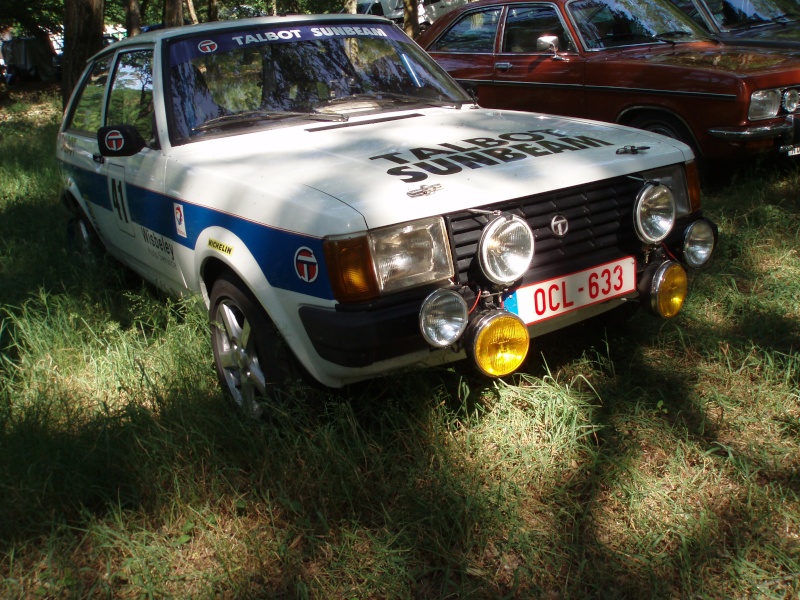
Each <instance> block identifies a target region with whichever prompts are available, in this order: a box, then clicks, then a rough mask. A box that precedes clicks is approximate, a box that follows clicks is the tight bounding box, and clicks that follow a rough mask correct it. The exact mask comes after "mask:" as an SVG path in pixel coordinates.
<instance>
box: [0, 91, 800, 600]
mask: <svg viewBox="0 0 800 600" xmlns="http://www.w3.org/2000/svg"><path fill="white" fill-rule="evenodd" d="M43 100H44V102H43ZM11 101H12V103H11V104H9V105H6V106H4V107H3V108H2V113H0V114H2V120H1V121H0V142H1V143H0V153H2V154H0V170H2V171H0V213H1V214H0V303H2V311H0V312H1V313H2V314H1V315H0V323H1V324H0V347H1V348H2V357H1V358H0V548H2V553H1V554H0V596H2V597H9V598H13V597H37V596H41V597H75V598H82V597H109V598H110V597H154V598H162V597H163V598H168V597H175V598H182V597H192V598H212V597H237V598H249V597H286V596H297V597H310V598H328V597H336V598H339V597H345V598H396V597H398V598H410V597H414V598H444V597H463V598H492V599H493V598H498V597H518V598H598V597H611V598H636V599H638V598H643V597H646V598H654V597H655V598H685V597H686V598H688V597H691V598H749V597H757V598H790V597H797V596H798V594H800V576H799V574H800V528H799V526H798V524H799V523H800V474H799V473H800V471H799V469H800V356H799V355H798V348H797V340H798V339H800V336H798V334H800V277H798V275H800V257H799V256H798V252H797V248H798V241H799V240H798V237H799V234H798V232H800V206H798V203H797V198H798V197H800V174H799V172H798V170H797V168H796V167H794V166H791V168H784V169H779V168H776V167H770V168H766V167H764V168H750V169H748V170H746V171H745V170H744V169H740V172H738V173H737V174H736V175H735V176H729V177H728V179H727V180H726V181H724V182H723V183H718V184H716V185H714V186H708V188H707V190H706V197H705V206H706V210H707V212H708V214H709V216H710V217H711V218H713V219H714V220H716V221H717V222H718V223H719V224H720V226H721V238H720V245H719V248H718V249H717V252H716V255H715V257H714V259H713V263H712V264H711V265H710V266H709V268H707V269H706V270H703V271H700V272H697V273H695V274H694V275H693V277H692V280H691V293H690V297H689V301H688V302H687V305H686V306H685V307H684V310H683V312H682V313H681V315H679V316H678V317H677V318H676V319H674V320H671V321H658V320H656V319H654V318H653V317H650V316H648V315H645V314H639V315H637V316H635V317H634V318H633V319H632V320H631V321H630V322H629V323H628V325H627V327H626V328H625V329H624V330H619V329H614V328H612V329H609V330H603V329H602V328H601V327H599V326H598V325H594V324H587V325H585V326H578V327H573V328H571V329H569V330H567V331H561V332H557V333H555V334H552V335H550V336H546V337H544V338H540V339H538V340H537V341H536V347H535V349H534V350H533V352H532V356H531V358H530V363H529V365H528V366H527V368H526V370H525V371H526V372H525V373H523V374H520V375H518V376H515V377H512V378H509V380H508V381H498V382H488V381H486V380H483V379H480V378H478V377H476V376H475V375H473V374H472V373H471V372H469V371H468V370H467V369H466V368H461V366H458V367H456V368H448V369H433V370H429V371H425V372H418V373H413V374H407V375H401V376H396V377H391V378H385V379H380V380H375V381H370V382H367V383H364V384H360V385H356V386H351V387H349V388H346V389H344V390H340V391H325V392H320V391H319V390H316V389H313V388H306V387H300V388H298V389H296V390H294V391H295V398H294V399H291V400H288V401H286V402H282V403H280V404H274V405H271V406H269V407H268V410H267V415H266V417H265V418H264V419H263V420H261V421H258V422H254V421H252V420H250V419H248V418H245V417H242V416H240V415H238V414H237V413H236V412H234V411H233V410H231V408H230V406H229V404H228V402H227V399H226V397H225V396H224V394H223V393H222V391H221V390H220V388H219V386H218V384H217V381H216V377H215V375H214V371H213V366H212V358H211V350H210V344H209V342H208V329H207V323H206V316H205V314H204V312H203V310H202V309H201V308H200V307H198V306H197V305H196V304H194V303H193V302H191V301H175V300H170V299H168V298H166V297H164V296H163V295H162V294H160V293H159V292H157V291H155V290H153V289H152V288H150V287H149V286H146V285H144V284H143V283H142V282H141V280H139V279H138V278H136V277H135V276H132V275H131V274H130V273H128V272H127V271H125V270H124V269H122V268H120V267H119V265H117V264H115V263H114V262H113V261H111V260H109V259H106V258H102V257H101V258H95V259H91V258H82V257H80V256H77V255H75V253H73V252H72V251H71V250H70V249H69V242H68V238H67V236H66V234H65V233H64V231H65V228H66V222H67V215H66V213H65V212H64V211H62V210H61V209H60V207H59V202H58V177H57V174H56V171H55V167H54V164H53V148H54V143H53V140H54V135H55V123H56V121H57V118H58V110H57V105H55V104H54V103H53V102H52V101H49V100H48V99H47V98H38V99H36V98H33V99H23V98H16V97H15V98H12V99H11ZM48 104H49V105H51V108H47V106H48ZM9 107H13V108H11V109H10V108H9Z"/></svg>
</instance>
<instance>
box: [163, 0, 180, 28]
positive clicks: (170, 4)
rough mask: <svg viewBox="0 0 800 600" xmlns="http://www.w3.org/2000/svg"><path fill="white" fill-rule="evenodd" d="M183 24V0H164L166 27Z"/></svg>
mask: <svg viewBox="0 0 800 600" xmlns="http://www.w3.org/2000/svg"><path fill="white" fill-rule="evenodd" d="M181 25H183V2H181V0H164V27H179V26H181Z"/></svg>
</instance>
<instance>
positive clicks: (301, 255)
mask: <svg viewBox="0 0 800 600" xmlns="http://www.w3.org/2000/svg"><path fill="white" fill-rule="evenodd" d="M294 270H295V272H296V273H297V276H298V277H299V278H300V279H301V280H302V281H305V282H306V283H312V282H314V281H315V280H316V279H317V275H318V274H319V264H317V257H316V256H314V252H313V251H312V250H311V248H306V247H305V246H301V247H300V248H298V249H297V252H295V253H294Z"/></svg>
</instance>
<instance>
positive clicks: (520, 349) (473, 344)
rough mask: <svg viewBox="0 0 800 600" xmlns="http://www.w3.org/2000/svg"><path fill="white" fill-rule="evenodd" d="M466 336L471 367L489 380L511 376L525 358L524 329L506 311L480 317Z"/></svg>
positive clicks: (525, 340) (517, 320)
mask: <svg viewBox="0 0 800 600" xmlns="http://www.w3.org/2000/svg"><path fill="white" fill-rule="evenodd" d="M470 336H471V339H470V343H469V346H468V350H469V352H470V354H471V355H472V358H473V360H474V361H475V365H476V366H477V367H478V368H479V369H480V370H481V371H482V372H483V374H484V375H489V376H490V377H503V376H504V375H508V374H509V373H512V372H513V371H515V370H516V369H518V368H519V366H520V365H521V364H522V363H523V361H524V360H525V357H526V356H527V355H528V347H529V346H530V337H529V335H528V328H527V327H526V326H525V323H523V321H522V319H520V318H519V317H518V316H517V315H514V314H511V313H509V312H506V311H502V310H498V311H493V312H489V313H486V314H485V315H483V316H482V317H481V318H480V319H479V320H478V322H477V323H476V324H475V328H474V329H473V330H472V333H471V334H470Z"/></svg>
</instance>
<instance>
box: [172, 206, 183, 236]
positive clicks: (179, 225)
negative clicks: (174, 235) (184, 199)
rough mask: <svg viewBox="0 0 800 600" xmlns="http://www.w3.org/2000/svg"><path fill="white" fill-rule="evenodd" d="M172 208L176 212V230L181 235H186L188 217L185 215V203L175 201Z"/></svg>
mask: <svg viewBox="0 0 800 600" xmlns="http://www.w3.org/2000/svg"><path fill="white" fill-rule="evenodd" d="M172 210H173V212H174V213H175V231H177V232H178V235H179V236H181V237H186V219H185V218H184V215H183V205H181V204H178V203H177V202H174V203H173V204H172Z"/></svg>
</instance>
